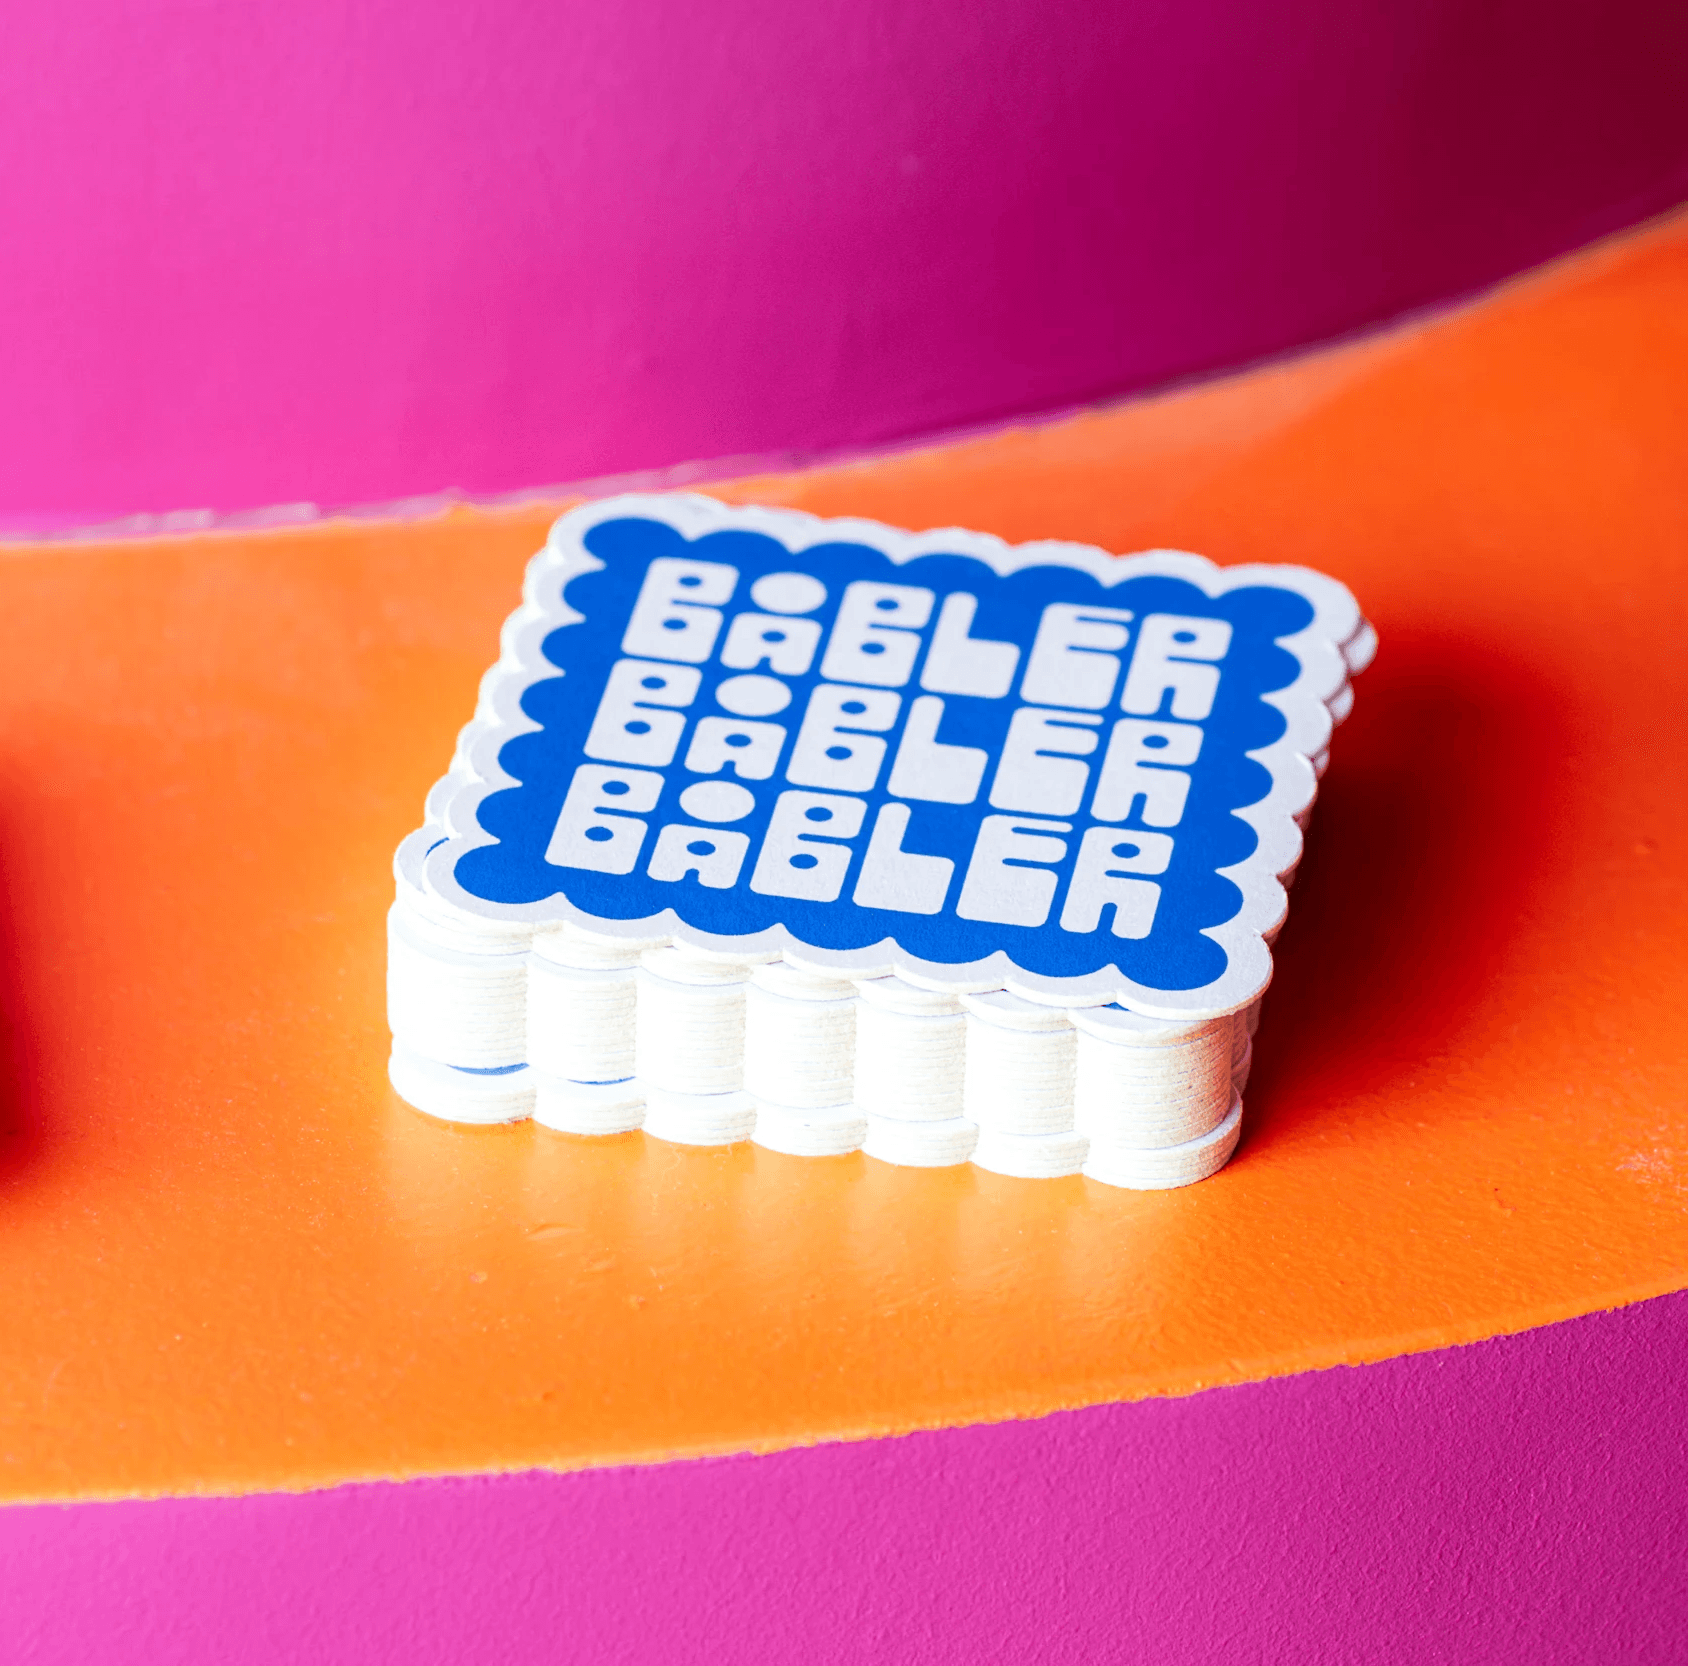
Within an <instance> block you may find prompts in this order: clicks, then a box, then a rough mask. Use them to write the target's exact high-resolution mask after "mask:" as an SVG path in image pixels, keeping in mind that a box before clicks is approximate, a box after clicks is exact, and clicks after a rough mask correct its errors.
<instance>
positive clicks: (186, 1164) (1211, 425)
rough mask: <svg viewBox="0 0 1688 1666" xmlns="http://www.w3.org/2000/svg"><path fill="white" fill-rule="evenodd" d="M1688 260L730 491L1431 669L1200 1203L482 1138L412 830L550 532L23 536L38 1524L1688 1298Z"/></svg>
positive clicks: (21, 1067) (775, 1432)
mask: <svg viewBox="0 0 1688 1666" xmlns="http://www.w3.org/2000/svg"><path fill="white" fill-rule="evenodd" d="M1685 280H1688V225H1685V224H1684V223H1682V222H1678V223H1676V224H1674V225H1670V226H1666V227H1665V228H1663V229H1662V230H1660V229H1655V230H1653V231H1650V232H1648V233H1645V234H1642V235H1640V236H1638V237H1635V238H1632V239H1631V240H1630V241H1629V242H1627V243H1625V244H1622V245H1619V246H1617V247H1615V248H1609V249H1606V250H1602V251H1598V252H1596V253H1594V254H1591V255H1588V256H1585V257H1583V258H1581V259H1579V260H1577V261H1573V262H1571V263H1569V264H1567V265H1566V266H1563V267H1561V268H1559V269H1556V270H1555V271H1553V272H1550V273H1547V274H1545V275H1541V276H1538V277H1536V278H1534V279H1532V280H1529V281H1527V282H1525V283H1523V284H1520V285H1517V286H1514V287H1513V288H1511V289H1509V290H1507V291H1504V292H1502V293H1501V294H1499V295H1497V296H1493V297H1491V298H1489V299H1488V300H1486V301H1485V302H1483V303H1481V304H1479V305H1477V306H1475V307H1473V308H1470V309H1468V310H1466V311H1463V312H1461V313H1459V314H1456V315H1453V316H1449V317H1446V318H1443V319H1440V320H1437V321H1433V322H1430V323H1428V324H1421V325H1417V326H1415V327H1413V328H1411V329H1408V330H1404V331H1401V332H1399V333H1396V334H1392V335H1389V336H1385V337H1382V338H1377V339H1373V340H1370V341H1366V342H1362V343H1359V344H1355V345H1350V346H1346V347H1343V348H1340V349H1337V350H1334V351H1331V352H1328V353H1324V354H1321V355H1318V356H1315V357H1312V358H1308V359H1305V360H1302V361H1300V362H1298V363H1293V364H1287V365H1282V366H1277V367H1270V368H1266V369H1261V370H1257V371H1255V372H1252V373H1250V374H1247V375H1244V376H1241V377H1239V378H1236V379H1233V380H1231V381H1229V382H1225V383H1220V384H1215V385H1211V386H1208V387H1205V388H1201V389H1198V390H1195V391H1190V392H1185V393H1181V394H1177V395H1174V396H1170V397H1165V398H1161V399H1157V400H1154V401H1150V402H1147V403H1141V404H1136V405H1133V406H1130V407H1126V408H1122V409H1118V410H1114V411H1110V412H1104V413H1100V414H1091V415H1084V416H1080V417H1076V418H1073V419H1071V420H1068V421H1063V422H1060V423H1056V424H1053V425H1050V426H1046V427H1040V428H1028V429H1025V430H1021V431H1013V432H1006V433H1002V434H998V435H994V436H991V437H986V438H979V439H975V440H970V441H967V442H965V443H959V444H954V445H950V446H947V447H943V448H938V449H932V450H928V451H925V452H920V453H913V454H908V455H904V456H900V457H895V458H889V459H881V460H879V461H875V462H871V463H864V464H859V465H852V466H849V467H840V468H833V469H828V470H822V471H818V472H812V473H808V474H798V475H788V476H782V477H778V478H774V479H768V480H760V481H756V482H752V483H748V484H740V485H738V486H735V487H734V488H732V489H731V490H730V491H729V492H728V494H727V495H732V496H738V497H745V498H760V499H763V500H767V501H777V502H785V503H793V504H798V505H801V506H803V507H805V508H810V509H814V510H817V511H820V512H823V513H841V512H848V513H858V514H866V515H872V516H877V517H880V518H883V519H887V520H891V521H894V522H899V523H902V524H905V525H909V526H914V527H924V526H930V525H938V524H946V523H954V522H960V523H963V524H967V525H971V526H977V527H983V528H986V529H989V530H992V531H996V532H1000V533H1002V534H1004V535H1005V536H1007V537H1010V538H1015V539H1020V538H1028V537H1035V536H1058V537H1067V538H1077V539H1083V540H1087V541H1092V542H1096V543H1099V544H1103V545H1105V546H1109V547H1112V548H1116V549H1121V550H1129V549H1136V548H1142V547H1145V546H1152V545H1157V544H1170V545H1176V546H1183V547H1188V548H1192V549H1196V550H1200V551H1202V552H1204V553H1206V554H1208V555H1211V556H1213V557H1215V558H1216V559H1218V560H1220V561H1226V562H1230V561H1257V560H1266V561H1296V562H1306V563H1309V564H1311V565H1313V566H1317V567H1320V568H1323V569H1325V570H1327V571H1330V572H1333V573H1335V574H1337V575H1339V576H1340V577H1342V578H1343V579H1345V580H1347V581H1348V582H1349V583H1350V584H1351V585H1352V586H1353V587H1354V589H1355V591H1356V592H1357V593H1358V595H1359V596H1360V597H1361V599H1362V601H1363V603H1364V604H1365V606H1366V607H1367V609H1368V611H1369V612H1370V614H1371V615H1372V617H1373V618H1374V619H1375V620H1376V622H1377V624H1378V627H1379V629H1380V631H1381V634H1382V638H1383V644H1384V646H1383V651H1382V654H1381V656H1380V657H1379V659H1378V662H1377V664H1376V666H1375V667H1374V668H1373V669H1372V670H1371V671H1370V672H1369V673H1368V674H1367V676H1366V677H1365V679H1364V680H1363V682H1362V684H1361V687H1360V691H1359V693H1360V697H1359V704H1358V707H1357V710H1356V714H1355V716H1354V718H1353V719H1352V721H1351V722H1350V724H1349V725H1348V726H1347V727H1346V728H1345V729H1343V730H1342V731H1341V733H1340V735H1339V736H1338V739H1337V745H1336V751H1335V760H1334V763H1333V766H1332V768H1331V771H1330V774H1329V775H1328V777H1327V779H1326V790H1325V793H1324V796H1323V798H1322V800H1321V803H1320V807H1319V811H1318V815H1317V818H1316V821H1315V825H1314V832H1313V839H1312V849H1311V852H1310V857H1309V861H1308V863H1307V865H1306V867H1305V869H1304V877H1303V878H1302V880H1301V881H1300V883H1299V884H1298V887H1297V889H1296V892H1295V896H1294V905H1293V911H1292V915H1291V921H1290V925H1289V928H1288V930H1287V931H1286V933H1285V935H1284V938H1283V941H1282V944H1281V954H1280V970H1279V976H1278V981H1277V984H1276V985H1275V987H1274V989H1273V991H1272V993H1271V995H1270V996H1269V997H1268V1000H1267V1005H1266V1016H1265V1023H1264V1026H1263V1028H1262V1030H1261V1036H1260V1043H1259V1063H1258V1065H1257V1069H1256V1075H1255V1080H1254V1082H1253V1084H1252V1085H1251V1088H1250V1092H1249V1095H1248V1118H1247V1122H1246V1134H1245V1139H1244V1143H1243V1146H1242V1148H1241V1150H1240V1152H1239V1154H1238V1156H1237V1158H1236V1160H1235V1161H1234V1163H1233V1164H1232V1165H1231V1167H1230V1168H1228V1169H1227V1170H1226V1171H1225V1172H1224V1173H1222V1174H1221V1175H1219V1176H1218V1177H1217V1178H1216V1179H1214V1180H1212V1181H1209V1182H1207V1183H1204V1184H1202V1185H1199V1186H1196V1187H1193V1188H1191V1189H1189V1190H1186V1191H1180V1192H1173V1193H1163V1194H1143V1195H1140V1194H1133V1193H1129V1192H1120V1191H1114V1190H1110V1189H1109V1188H1107V1187H1104V1186H1099V1185H1096V1184H1094V1183H1092V1182H1089V1181H1086V1180H1083V1179H1076V1178H1075V1179H1071V1180H1063V1181H1036V1182H1029V1181H1014V1180H1007V1179H1002V1178H1000V1177H997V1176H993V1175H990V1174H985V1173H981V1172H978V1171H975V1170H973V1169H971V1168H963V1169H958V1170H951V1171H944V1172H937V1173H932V1172H917V1171H909V1170H900V1169H895V1168H889V1167H886V1166H883V1165H881V1164H878V1163H874V1162H870V1161H868V1160H867V1159H865V1158H863V1157H861V1156H859V1155H858V1156H854V1157H850V1158H843V1159H834V1160H826V1161H812V1160H798V1159H791V1158H784V1157H779V1156H775V1155H772V1154H770V1153H768V1152H764V1151H761V1150H758V1149H755V1148H753V1147H750V1146H741V1147H737V1148H734V1149H731V1150H724V1151H723V1150H715V1151H708V1150H687V1149H683V1148H680V1147H676V1146H671V1145H664V1144H660V1143H658V1142H656V1141H654V1140H647V1139H646V1138H645V1137H644V1136H643V1135H641V1134H633V1135H628V1136H624V1137H622V1138H619V1139H616V1140H611V1141H607V1142H589V1141H583V1140H571V1139H568V1138H565V1137H562V1136H558V1135H553V1134H549V1133H546V1132H545V1131H543V1130H540V1129H536V1128H534V1127H532V1126H522V1127H516V1128H507V1129H494V1130H461V1129H456V1128H452V1127H447V1126H443V1125H440V1124H436V1123H432V1122H429V1121H427V1120H426V1119H424V1118H423V1117H421V1116H419V1115H417V1114H416V1113H414V1112H412V1111H410V1110H408V1109H407V1108H406V1107H404V1106H403V1105H402V1104H400V1103H399V1102H398V1101H397V1100H396V1099H395V1098H394V1097H393V1096H392V1094H391V1093H390V1091H389V1089H388V1088H387V1086H386V1083H385V1079H384V1072H383V1067H384V1061H385V1054H386V1046H387V1035H386V1028H385V1023H384V1019H383V1010H382V973H383V961H384V943H383V933H382V916H383V913H384V910H385V908H386V905H387V901H388V897H389V894H390V881H389V870H388V863H389V859H390V856H391V853H392V849H393V846H394V845H395V844H396V843H397V841H398V839H399V838H400V836H401V835H402V834H403V833H405V832H406V831H407V830H408V829H409V828H410V827H411V826H412V825H414V823H415V822H416V821H417V819H418V815H419V810H420V805H421V800H422V795H423V793H424V791H425V790H426V788H427V786H428V785H429V783H430V782H431V780H432V779H433V777H434V776H435V775H436V774H437V773H438V771H439V770H440V769H441V768H442V767H443V766H444V764H445V762H446V760H447V758H448V757H449V755H450V751H451V743H452V737H453V735H454V734H455V732H456V730H457V727H458V726H459V725H460V724H461V723H462V722H463V721H464V720H465V719H466V717H467V716H468V714H469V712H470V710H471V708H472V706H473V704H474V694H475V687H476V683H477V681H478V679H479V677H480V674H481V672H482V670H483V668H484V667H485V666H486V665H487V664H488V663H489V662H490V661H491V659H492V658H493V657H494V654H495V652H496V643H497V630H498V625H499V621H500V620H501V618H502V617H503V615H504V614H505V612H506V611H507V610H508V609H509V608H510V607H511V606H512V605H513V604H514V602H515V599H516V596H517V593H518V587H519V584H520V579H521V572H522V567H523V563H524V562H525V560H526V558H527V556H528V555H529V553H530V552H531V551H532V549H533V548H535V547H536V545H537V542H538V540H539V538H540V536H541V534H542V531H543V528H544V525H545V523H546V521H547V519H548V517H549V514H550V513H551V512H552V511H551V509H550V508H549V507H546V508H533V509H527V510H522V511H519V512H516V511H511V512H489V511H467V510H463V511H458V512H454V513H451V514H448V515H445V516H443V517H440V518H436V519H432V520H427V521H422V522H411V523H374V524H371V523H363V524H353V523H346V522H341V523H331V524H323V525H319V526H315V527H311V528H307V529H303V530H278V531H263V532H249V533H240V534H212V535H201V536H194V537H189V538H181V539H159V540H152V541H145V542H129V543H108V544H95V545H87V546H80V547H67V546H63V545H59V546H54V547H46V546H40V547H24V548H17V549H14V550H12V551H11V552H10V553H7V554H5V555H4V556H0V599H3V606H0V665H3V666H4V673H3V676H0V689H3V696H0V864H3V872H4V879H5V892H4V908H3V913H0V934H3V943H0V947H3V951H4V953H3V966H4V979H3V985H0V998H3V1008H4V1014H5V1018H6V1021H7V1024H8V1031H7V1040H6V1048H5V1054H4V1059H3V1078H4V1083H5V1088H6V1093H7V1097H8V1101H9V1117H10V1123H11V1128H12V1132H11V1135H10V1138H9V1139H8V1140H7V1141H5V1142H4V1144H3V1146H0V1162H3V1179H4V1187H3V1190H0V1246H3V1248H0V1255H3V1258H4V1259H3V1261H0V1267H3V1269H4V1277H5V1291H6V1295H5V1299H4V1300H3V1301H0V1423H3V1426H0V1448H3V1450H0V1496H4V1497H9V1498H22V1497H42V1496H55V1497H73V1496H90V1495H117V1494H134V1493H152V1492H159V1491H196V1490H239V1489H247V1488H267V1487H302V1486H312V1485H320V1484H326V1483H331V1482H335V1481H339V1480H343V1479H347V1478H353V1477H370V1476H405V1475H414V1474H424V1473H440V1472H449V1471H455V1470H492V1469H502V1468H513V1467H521V1466H527V1465H552V1466H559V1467H568V1466H579V1465H588V1464H601V1463H607V1462H614V1461H621V1460H633V1459H654V1458H660V1457H663V1456H665V1455H669V1454H676V1453H701V1452H720V1451H729V1450H735V1449H745V1448H770V1447H778V1446H781V1445H787V1444H794V1443H801V1442H807V1441H814V1440H821V1439H828V1438H834V1437H848V1436H862V1435H871V1434H883V1433H887V1432H894V1431H900V1430H908V1429H912V1428H916V1427H922V1426H932V1425H944V1424H957V1423H963V1422H968V1421H974V1420H981V1419H995V1418H1008V1417H1017V1416H1026V1415H1031V1414H1035V1413H1039V1412H1044V1411H1048V1410H1051V1409H1053V1408H1056V1407H1063V1406H1073V1405H1079V1404H1083V1403H1087V1402H1095V1401H1101V1400H1108V1399H1119V1398H1130V1397H1135V1396H1142V1395H1151V1394H1171V1393H1182V1392H1186V1391H1189V1390H1192V1389H1195V1388H1198V1387H1201V1386H1203V1385H1206V1384H1213V1383H1226V1382H1236V1381H1240V1380H1245V1379H1250V1378H1259V1377H1264V1376H1268V1375H1271V1374H1274V1373H1282V1372H1291V1371H1300V1370H1306V1369H1308V1368H1312V1367H1318V1366H1326V1365H1331V1364H1334V1363H1338V1362H1344V1361H1361V1360H1371V1359H1377V1358H1380V1357H1383V1356H1386V1355H1390V1354H1394V1353H1398V1352H1403V1351H1407V1350H1412V1349H1423V1348H1432V1347H1436V1346H1440V1345H1443V1344H1447V1343H1452V1342H1458V1341H1462V1340H1467V1339H1471V1338H1477V1337H1482V1336H1487V1335H1490V1334H1492V1333H1496V1332H1502V1331H1508V1330H1514V1329H1519V1328H1522V1327H1525V1326H1530V1325H1536V1324H1540V1323H1542V1322H1544V1321H1547V1320H1551V1319H1556V1318H1560V1317H1564V1316H1567V1315H1572V1314H1577V1313H1582V1312H1585V1311H1588V1310H1591V1309H1596V1308H1601V1307H1605V1306H1610V1305H1613V1304H1615V1303H1619V1302H1623V1301H1627V1300H1630V1299H1633V1298H1637V1297H1640V1296H1644V1295H1647V1294H1649V1293H1652V1292H1657V1291H1663V1290H1667V1289H1671V1288H1674V1287H1676V1286H1678V1285H1681V1284H1683V1283H1685V1282H1688V1089H1685V1086H1684V1062H1685V1057H1688V1051H1685V1046H1684V1033H1685V1030H1688V1024H1685V1021H1684V1013H1685V1012H1688V976H1685V962H1688V948H1685V945H1688V917H1685V916H1688V907H1685V901H1688V884H1685V881H1688V838H1685V834H1684V826H1683V821H1684V818H1683V810H1684V806H1685V805H1688V764H1685V760H1688V746H1685V738H1684V728H1683V715H1682V714H1683V713H1684V711H1688V651H1685V649H1684V642H1685V641H1688V571H1685V569H1688V561H1685V543H1688V537H1685V505H1688V470H1685V469H1684V467H1683V458H1682V435H1683V433H1684V432H1685V431H1688V305H1685V301H1688V282H1685Z"/></svg>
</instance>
